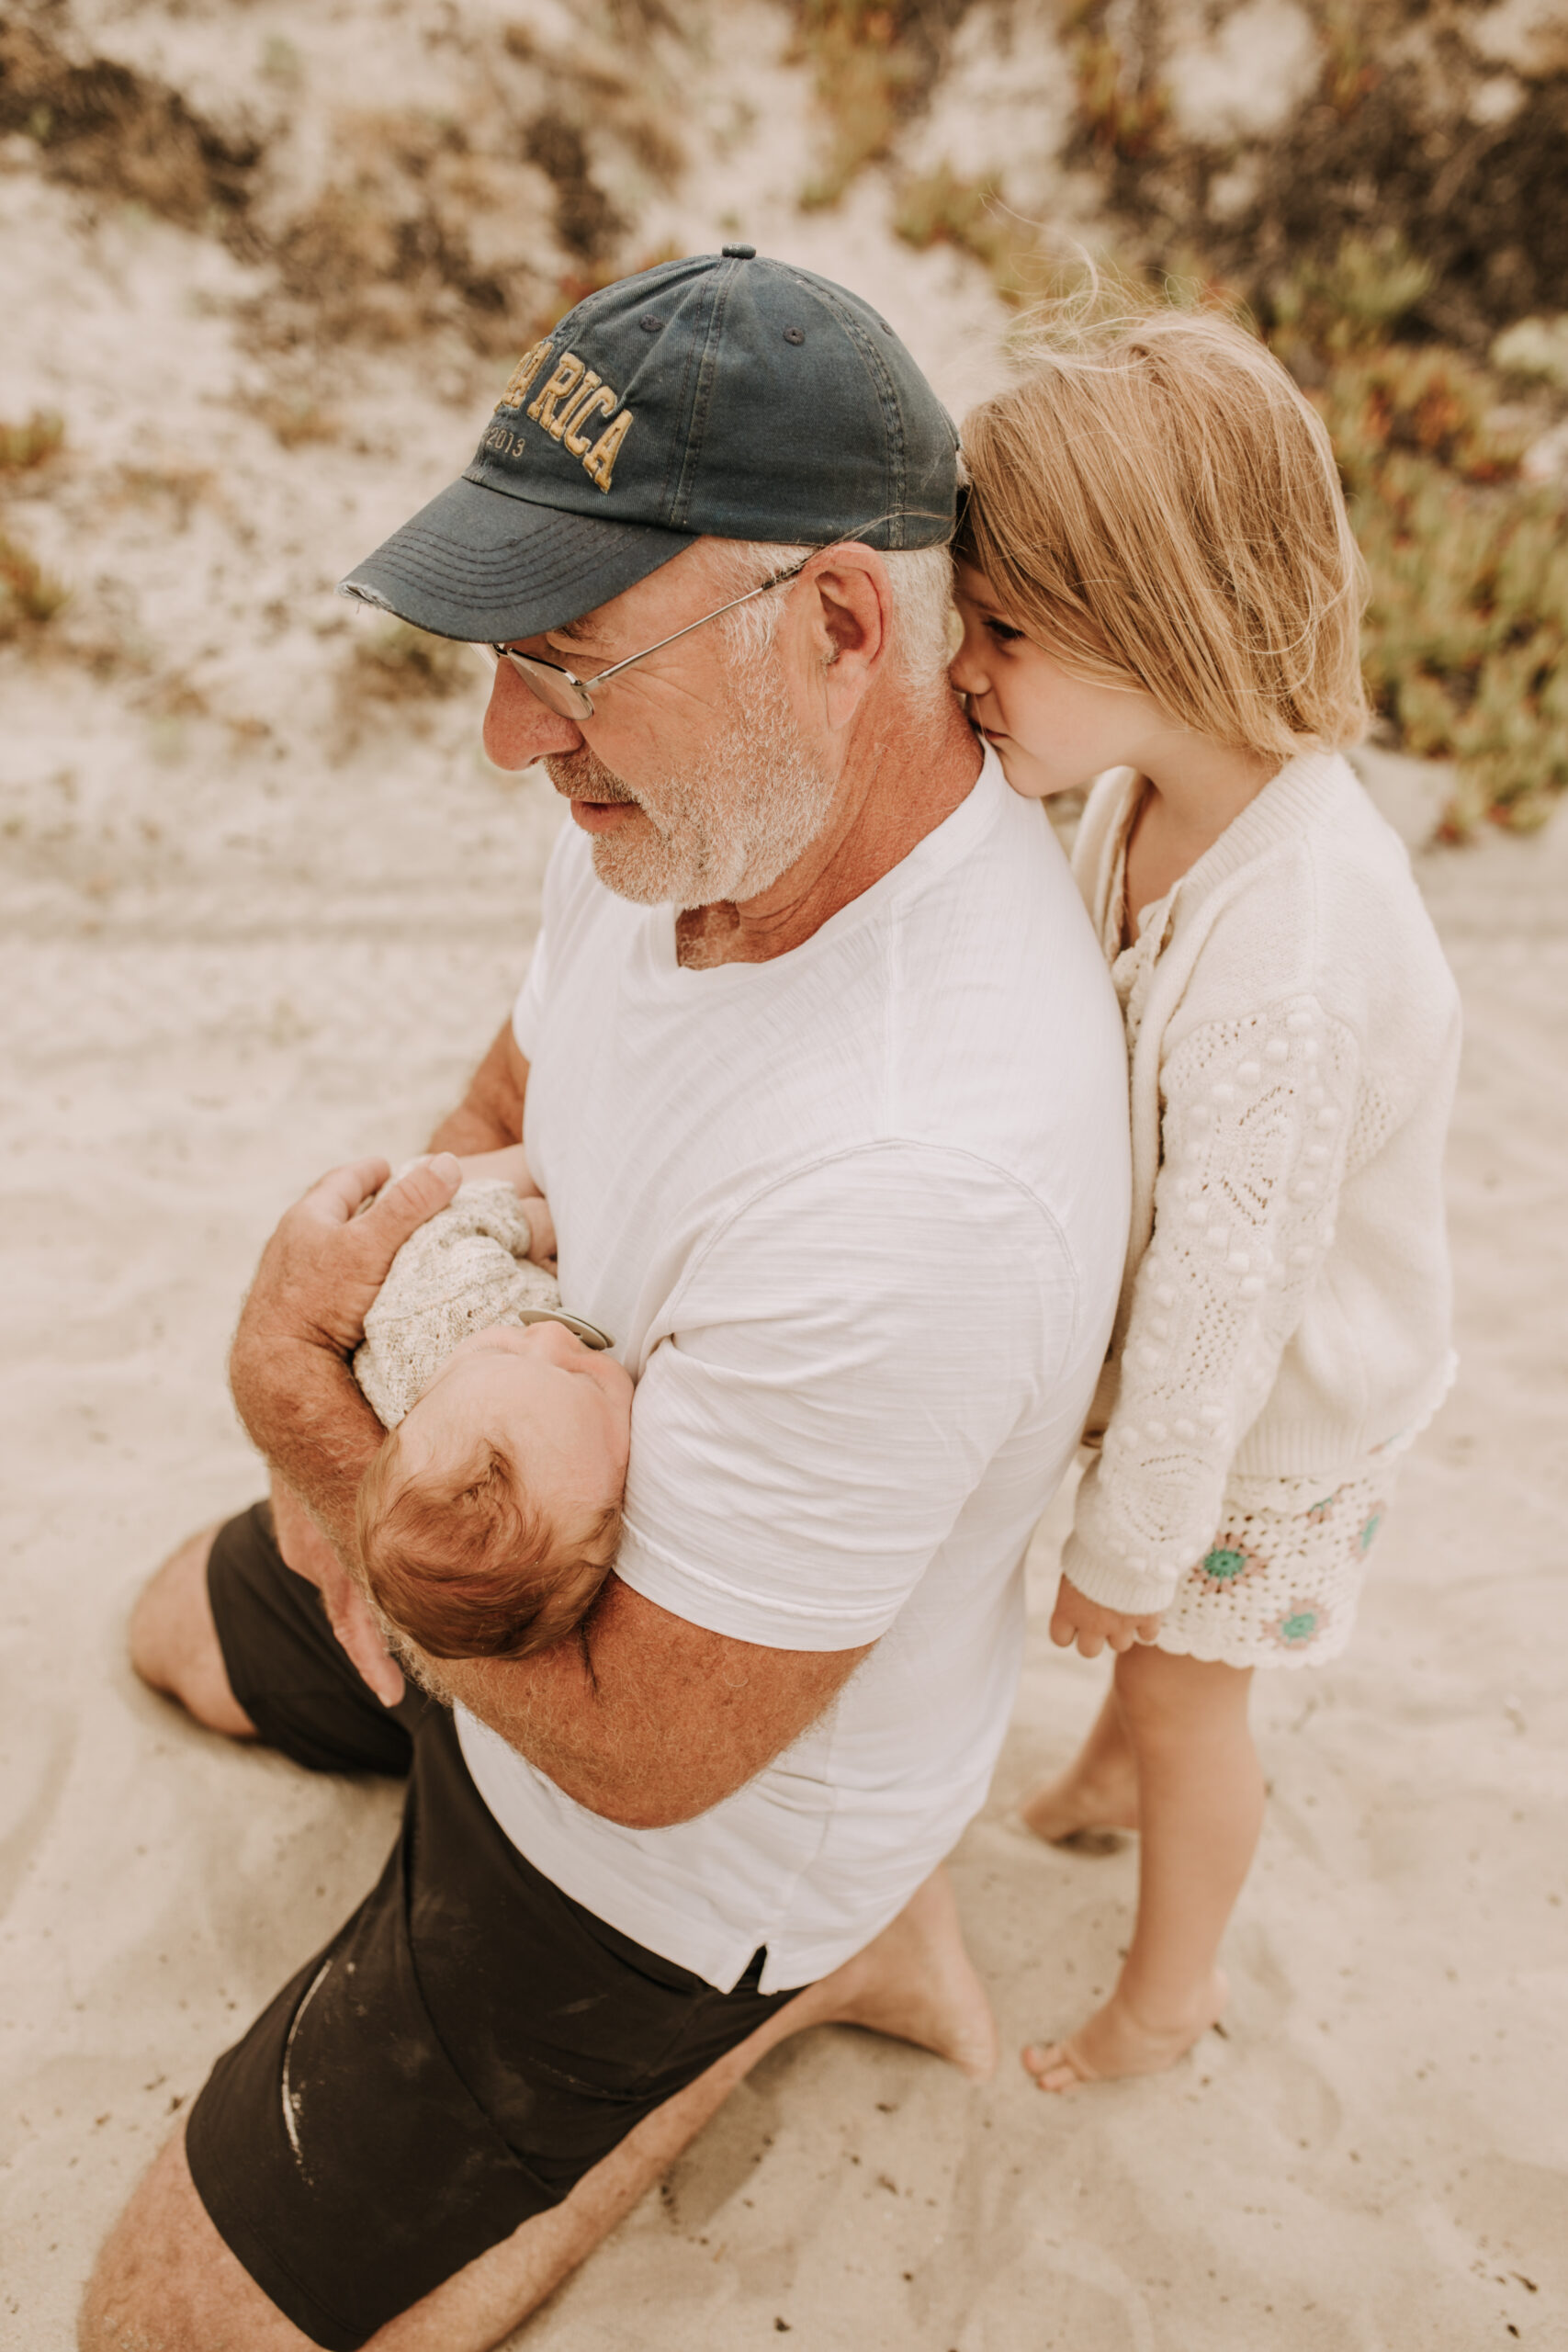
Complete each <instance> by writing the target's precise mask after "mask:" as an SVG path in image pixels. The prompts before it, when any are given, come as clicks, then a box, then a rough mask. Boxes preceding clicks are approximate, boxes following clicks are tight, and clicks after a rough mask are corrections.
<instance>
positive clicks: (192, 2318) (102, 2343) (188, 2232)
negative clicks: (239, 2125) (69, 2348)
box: [76, 2131, 309, 2352]
mask: <svg viewBox="0 0 1568 2352" xmlns="http://www.w3.org/2000/svg"><path fill="white" fill-rule="evenodd" d="M76 2342H77V2346H78V2352H211V2347H213V2346H217V2345H220V2344H223V2345H229V2346H232V2347H233V2352H242V2347H243V2352H309V2346H308V2340H307V2338H306V2337H305V2336H303V2335H300V2333H299V2329H298V2328H297V2327H294V2326H293V2325H291V2324H290V2323H289V2322H288V2320H286V2319H285V2318H284V2316H283V2314H282V2312H280V2311H279V2310H278V2309H277V2307H276V2304H275V2303H274V2302H272V2301H270V2300H269V2298H268V2297H267V2296H266V2295H265V2294H264V2293H263V2292H262V2290H261V2289H260V2288H259V2287H258V2286H257V2285H256V2283H255V2281H254V2279H253V2278H251V2276H250V2274H249V2272H248V2271H246V2270H245V2269H243V2267H242V2266H241V2264H240V2263H239V2262H238V2261H237V2260H236V2258H235V2256H233V2255H232V2254H231V2252H230V2250H229V2248H228V2246H227V2245H225V2244H224V2242H223V2240H222V2239H221V2238H220V2236H219V2234H218V2232H217V2230H216V2229H215V2228H214V2227H213V2224H212V2222H210V2221H209V2218H208V2214H207V2209H206V2207H205V2206H204V2205H203V2204H202V2202H201V2199H200V2198H199V2197H198V2196H197V2192H196V2186H195V2183H194V2182H193V2181H192V2179H191V2177H190V2167H189V2165H187V2163H186V2153H185V2135H184V2133H183V2132H182V2131H176V2132H175V2136H174V2138H173V2139H171V2140H168V2141H166V2142H165V2143H164V2147H163V2149H162V2151H161V2153H160V2154H158V2155H157V2156H155V2157H154V2159H153V2161H152V2165H151V2166H150V2168H149V2170H148V2171H147V2172H146V2173H145V2174H144V2175H143V2177H142V2179H141V2184H140V2186H139V2187H138V2188H137V2189H136V2191H135V2193H134V2195H133V2196H132V2198H131V2199H130V2204H129V2205H128V2206H127V2207H126V2209H125V2211H124V2212H123V2213H122V2214H121V2215H120V2217H119V2220H118V2222H116V2224H115V2226H114V2228H113V2229H112V2230H111V2231H110V2233H109V2234H108V2237H107V2240H106V2241H105V2244H104V2248H103V2251H102V2253H101V2254H100V2255H99V2256H98V2259H97V2262H96V2265H95V2266H94V2269H93V2276H92V2278H91V2279H90V2280H89V2281H88V2285H87V2291H86V2293H85V2296H84V2297H83V2299H82V2310H81V2315H80V2317H79V2318H78V2320H77V2323H76Z"/></svg>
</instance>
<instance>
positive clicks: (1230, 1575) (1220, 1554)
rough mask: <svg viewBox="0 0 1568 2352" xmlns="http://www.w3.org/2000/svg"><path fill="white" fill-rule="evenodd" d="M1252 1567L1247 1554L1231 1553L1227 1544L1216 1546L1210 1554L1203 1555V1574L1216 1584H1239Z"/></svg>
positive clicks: (1250, 1558) (1249, 1555)
mask: <svg viewBox="0 0 1568 2352" xmlns="http://www.w3.org/2000/svg"><path fill="white" fill-rule="evenodd" d="M1251 1566H1252V1555H1251V1554H1250V1553H1248V1552H1233V1551H1232V1550H1231V1548H1230V1546H1229V1545H1228V1544H1215V1546H1214V1548H1213V1551H1212V1552H1205V1553H1204V1555H1203V1574H1204V1575H1205V1576H1206V1577H1213V1580H1214V1582H1215V1583H1216V1584H1239V1583H1240V1581H1241V1579H1242V1577H1244V1576H1246V1574H1247V1570H1248V1569H1249V1568H1250V1567H1251Z"/></svg>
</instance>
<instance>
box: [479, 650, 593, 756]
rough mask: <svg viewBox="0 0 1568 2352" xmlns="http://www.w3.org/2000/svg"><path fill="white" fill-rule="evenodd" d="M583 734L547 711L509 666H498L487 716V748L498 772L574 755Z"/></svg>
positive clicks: (485, 742) (572, 723)
mask: <svg viewBox="0 0 1568 2352" xmlns="http://www.w3.org/2000/svg"><path fill="white" fill-rule="evenodd" d="M581 744H582V731H581V728H579V726H578V725H577V722H576V721H575V719H570V718H562V717H561V716H560V713H559V712H558V711H554V710H547V709H546V707H545V706H544V704H543V703H542V702H541V701H540V700H539V697H538V695H536V694H530V692H529V691H528V688H527V687H526V686H525V684H524V683H523V681H522V679H521V678H520V677H519V676H518V674H517V673H516V671H515V670H514V669H513V666H512V664H511V662H497V663H496V665H495V677H494V680H493V682H492V684H491V690H490V707H489V708H488V709H487V710H486V712H485V723H484V747H485V750H486V752H488V753H489V755H490V757H491V759H492V760H493V761H494V762H495V764H496V766H497V767H498V768H526V767H532V765H533V763H534V762H535V761H536V760H542V759H543V758H544V756H545V754H546V752H575V751H579V750H580V749H581Z"/></svg>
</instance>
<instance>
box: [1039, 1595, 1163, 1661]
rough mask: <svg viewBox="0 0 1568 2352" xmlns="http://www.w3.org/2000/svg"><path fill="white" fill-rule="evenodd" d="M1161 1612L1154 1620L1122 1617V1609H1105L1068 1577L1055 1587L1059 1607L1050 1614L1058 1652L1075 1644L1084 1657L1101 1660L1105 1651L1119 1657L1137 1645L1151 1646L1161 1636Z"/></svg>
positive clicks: (1052, 1633)
mask: <svg viewBox="0 0 1568 2352" xmlns="http://www.w3.org/2000/svg"><path fill="white" fill-rule="evenodd" d="M1160 1614H1161V1612H1160V1611H1156V1612H1155V1614H1154V1615H1153V1616H1151V1617H1127V1616H1123V1614H1122V1611H1121V1610H1120V1609H1102V1608H1101V1607H1100V1603H1099V1601H1098V1600H1090V1599H1089V1595H1088V1593H1087V1592H1080V1591H1079V1590H1078V1589H1077V1585H1076V1584H1073V1583H1071V1582H1070V1581H1069V1579H1068V1578H1067V1577H1063V1578H1062V1581H1061V1583H1060V1584H1059V1585H1058V1586H1057V1587H1056V1606H1055V1609H1054V1610H1053V1611H1051V1639H1052V1640H1053V1641H1054V1642H1055V1645H1056V1647H1057V1648H1058V1649H1059V1650H1070V1649H1071V1648H1072V1646H1073V1644H1074V1643H1075V1642H1076V1643H1077V1645H1078V1649H1079V1651H1080V1653H1081V1654H1082V1656H1083V1657H1099V1656H1100V1651H1101V1650H1102V1649H1105V1648H1107V1647H1109V1648H1111V1649H1113V1650H1114V1651H1115V1652H1116V1654H1117V1656H1118V1657H1120V1656H1121V1654H1122V1651H1123V1650H1130V1649H1131V1648H1132V1647H1133V1645H1134V1642H1152V1641H1153V1640H1154V1638H1155V1635H1156V1634H1157V1633H1158V1632H1159V1621H1160Z"/></svg>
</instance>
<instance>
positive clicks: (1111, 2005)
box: [1023, 1648, 1263, 2091]
mask: <svg viewBox="0 0 1568 2352" xmlns="http://www.w3.org/2000/svg"><path fill="white" fill-rule="evenodd" d="M1250 1683H1251V1675H1250V1673H1249V1672H1247V1671H1245V1670H1243V1669H1241V1668H1236V1667H1231V1666H1218V1665H1210V1664H1206V1663H1205V1662H1204V1661H1202V1660H1201V1659H1199V1658H1193V1657H1172V1656H1170V1655H1169V1654H1168V1652H1166V1651H1164V1650H1159V1649H1145V1648H1137V1649H1131V1650H1128V1651H1126V1652H1125V1653H1124V1655H1123V1656H1122V1657H1119V1658H1118V1659H1117V1661H1116V1681H1115V1696H1116V1699H1117V1702H1118V1703H1119V1705H1120V1708H1121V1713H1122V1722H1123V1724H1125V1726H1126V1733H1127V1738H1128V1741H1129V1744H1130V1746H1131V1748H1132V1752H1133V1756H1134V1762H1135V1765H1136V1770H1137V1786H1138V1820H1139V1825H1140V1829H1141V1833H1142V1841H1143V1842H1142V1851H1141V1854H1140V1858H1139V1871H1138V1917H1137V1924H1136V1926H1135V1928H1134V1931H1133V1942H1132V1947H1131V1949H1130V1950H1129V1951H1128V1954H1127V1958H1126V1962H1125V1964H1124V1965H1123V1967H1122V1974H1121V1977H1120V1979H1119V1981H1118V1983H1117V1986H1116V1990H1115V1991H1114V1993H1112V1995H1111V1998H1110V2000H1109V2001H1107V2002H1106V2004H1105V2006H1104V2007H1103V2008H1101V2009H1099V2010H1097V2011H1096V2012H1095V2014H1094V2016H1093V2017H1091V2018H1089V2020H1088V2022H1087V2023H1086V2024H1084V2025H1081V2026H1080V2027H1079V2028H1078V2030H1077V2032H1076V2033H1074V2034H1072V2035H1070V2036H1069V2037H1068V2039H1067V2040H1066V2041H1060V2042H1053V2043H1051V2044H1050V2045H1048V2046H1045V2047H1034V2048H1031V2049H1028V2050H1026V2051H1025V2052H1024V2053H1023V2063H1024V2064H1025V2065H1026V2066H1027V2067H1028V2069H1029V2071H1030V2073H1031V2074H1032V2075H1033V2076H1034V2078H1035V2080H1036V2081H1037V2082H1038V2084H1039V2085H1040V2087H1041V2088H1042V2090H1053V2091H1060V2090H1068V2089H1070V2088H1071V2087H1072V2086H1073V2085H1074V2084H1075V2083H1082V2082H1094V2081H1096V2080H1098V2079H1100V2077H1101V2076H1107V2075H1153V2074H1158V2073H1160V2072H1161V2071H1162V2070H1163V2069H1164V2068H1165V2067H1167V2066H1170V2065H1173V2064H1175V2062H1176V2060H1177V2059H1178V2058H1179V2057H1180V2056H1181V2055H1182V2053H1183V2052H1184V2051H1187V2050H1190V2048H1191V2046H1192V2044H1193V2042H1194V2041H1197V2039H1198V2037H1199V2035H1200V2034H1201V2033H1203V2032H1205V2031H1206V2030H1208V2028H1209V2027H1210V2026H1211V2025H1213V2023H1214V2021H1215V2019H1216V2018H1218V2017H1219V2015H1220V2013H1221V2011H1222V2010H1223V2009H1224V2005H1225V1997H1226V1993H1227V1989H1228V1988H1227V1986H1226V1984H1225V1980H1224V1974H1223V1973H1222V1972H1221V1970H1220V1969H1219V1967H1218V1966H1217V1965H1216V1962H1217V1959H1218V1954H1219V1949H1220V1939H1221V1938H1222V1937H1223V1936H1224V1931H1225V1928H1226V1926H1227V1924H1228V1922H1229V1919H1230V1916H1231V1912H1232V1911H1233V1909H1234V1908H1235V1900H1236V1897H1237V1895H1238V1894H1240V1893H1241V1890H1242V1886H1243V1884H1244V1883H1245V1881H1246V1878H1247V1871H1248V1870H1249V1869H1250V1867H1251V1863H1252V1857H1253V1853H1254V1851H1255V1849H1256V1848H1257V1844H1258V1830H1259V1829H1260V1827H1261V1826H1262V1821H1263V1774H1262V1770H1261V1768H1260V1766H1259V1764H1258V1752H1257V1750H1256V1748H1255V1747H1253V1744H1252V1734H1251V1732H1250V1730H1249V1729H1248V1727H1247V1696H1248V1691H1249V1687H1250Z"/></svg>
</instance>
